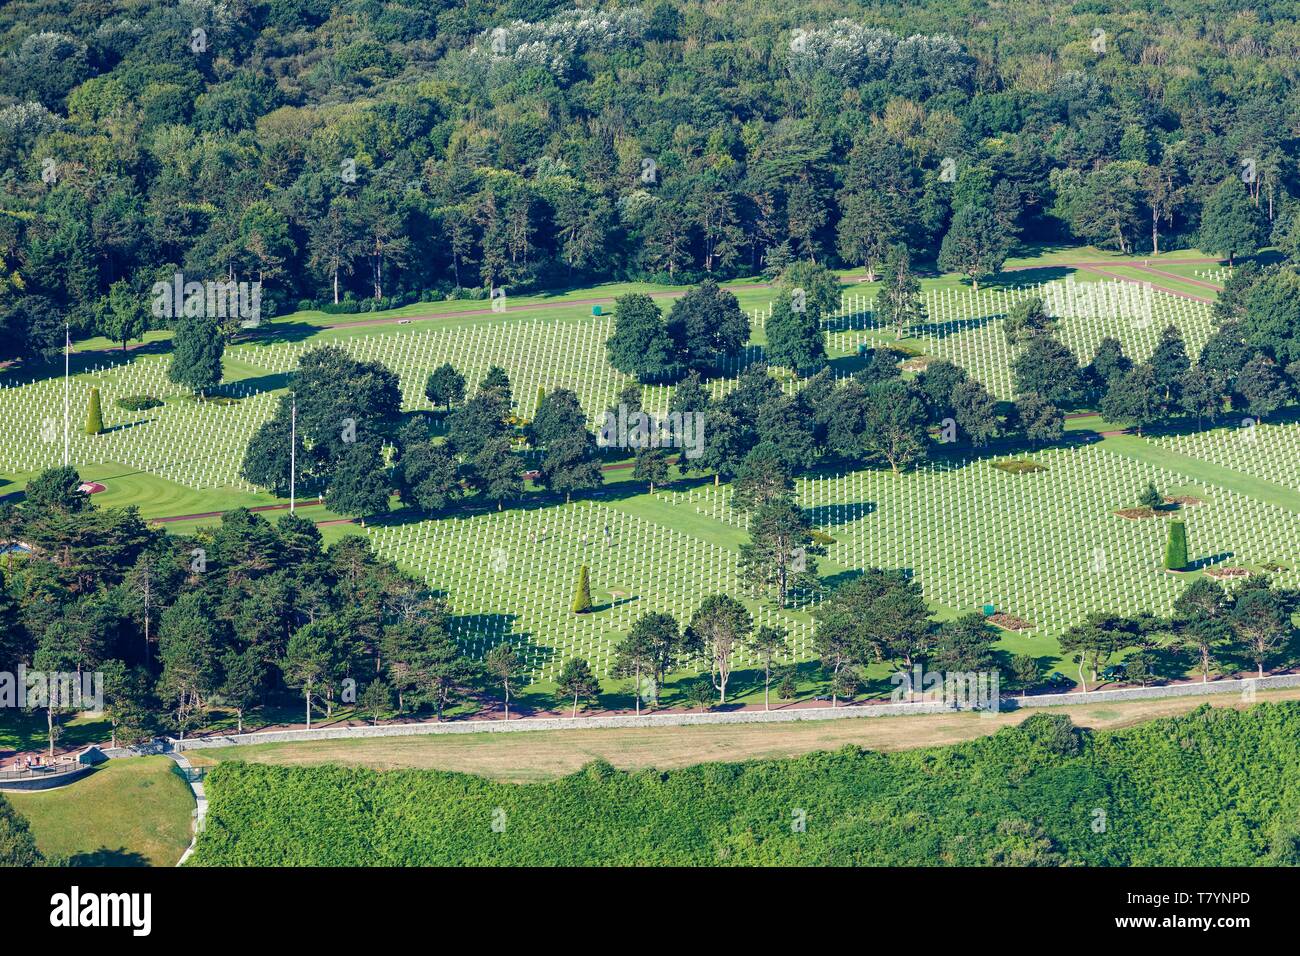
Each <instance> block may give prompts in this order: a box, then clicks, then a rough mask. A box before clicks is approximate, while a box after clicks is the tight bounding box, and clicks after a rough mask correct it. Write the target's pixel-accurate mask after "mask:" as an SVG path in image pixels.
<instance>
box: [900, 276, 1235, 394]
mask: <svg viewBox="0 0 1300 956" xmlns="http://www.w3.org/2000/svg"><path fill="white" fill-rule="evenodd" d="M1030 296H1038V297H1040V298H1042V299H1043V301H1044V306H1045V308H1046V309H1047V311H1048V313H1049V314H1051V315H1054V316H1056V317H1057V319H1058V322H1057V326H1056V328H1057V334H1058V335H1059V337H1060V339H1061V341H1062V342H1063V343H1064V344H1065V345H1066V346H1068V347H1069V348H1070V349H1071V350H1072V351H1073V352H1074V353H1075V355H1076V356H1078V358H1079V360H1080V362H1082V363H1085V364H1086V363H1087V362H1089V361H1091V359H1092V356H1093V353H1094V352H1095V351H1096V349H1097V346H1098V345H1099V344H1100V342H1101V340H1102V339H1103V338H1104V337H1106V336H1114V337H1115V338H1117V339H1119V340H1120V342H1122V343H1123V345H1124V349H1125V352H1126V353H1127V354H1128V356H1129V357H1130V358H1132V359H1134V360H1135V361H1141V360H1145V359H1146V358H1148V357H1149V356H1150V355H1151V353H1152V352H1153V351H1155V347H1156V343H1157V342H1158V340H1159V337H1160V333H1161V332H1162V331H1163V330H1164V328H1165V327H1166V326H1167V325H1170V324H1171V323H1172V324H1173V325H1176V326H1178V328H1179V329H1180V330H1181V331H1182V333H1183V337H1184V341H1185V344H1186V347H1187V351H1188V354H1189V356H1190V357H1191V358H1192V359H1193V360H1195V358H1196V356H1197V355H1198V354H1199V352H1200V350H1201V347H1202V346H1203V345H1204V344H1205V342H1206V341H1207V340H1208V339H1209V337H1210V335H1211V333H1212V332H1213V323H1212V320H1211V313H1210V307H1209V305H1207V304H1206V303H1204V302H1197V301H1195V300H1193V299H1186V298H1182V297H1179V296H1174V295H1170V294H1168V293H1166V292H1162V291H1161V290H1159V289H1155V288H1152V287H1150V286H1143V285H1137V284H1134V283H1131V282H1121V281H1119V280H1114V281H1099V282H1087V283H1075V282H1072V281H1068V280H1067V281H1065V282H1051V283H1040V284H1038V285H1033V286H1024V287H1020V288H1016V289H1002V288H997V289H987V288H986V289H981V290H979V291H978V292H976V291H973V290H966V289H963V290H956V289H949V288H941V289H931V290H929V291H927V293H926V295H925V306H926V313H927V317H928V320H927V322H926V323H925V325H924V326H922V327H921V328H920V329H919V330H912V331H910V332H909V335H911V336H912V337H915V338H919V339H921V341H922V342H923V343H924V348H925V351H926V352H927V353H929V354H931V355H935V356H938V357H940V358H946V359H948V360H950V361H952V362H953V363H954V364H956V365H960V366H962V367H963V368H965V369H966V370H967V371H969V372H970V373H971V375H972V376H973V377H974V378H976V379H978V380H979V381H981V382H983V383H984V384H985V386H987V387H988V388H989V390H990V391H992V392H993V393H994V394H995V395H997V396H999V397H1001V398H1010V397H1012V393H1013V388H1012V376H1011V361H1012V359H1013V358H1014V357H1015V349H1013V348H1012V347H1011V346H1009V345H1008V344H1007V342H1006V337H1005V335H1004V334H1003V332H1002V328H1001V322H1002V319H1003V318H1004V317H1005V316H1006V314H1007V312H1008V311H1009V310H1010V309H1011V308H1012V307H1013V306H1015V305H1016V304H1018V303H1020V302H1022V301H1024V300H1025V299H1027V298H1029V297H1030Z"/></svg>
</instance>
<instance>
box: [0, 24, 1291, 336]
mask: <svg viewBox="0 0 1300 956" xmlns="http://www.w3.org/2000/svg"><path fill="white" fill-rule="evenodd" d="M1295 13H1296V10H1295V4H1294V3H1290V2H1286V0H1276V2H1270V0H1264V2H1259V3H1251V4H1245V3H1240V2H1228V3H1223V4H1218V5H1216V9H1215V12H1214V13H1213V15H1210V14H1207V13H1205V12H1204V11H1203V9H1197V8H1196V6H1195V5H1194V4H1191V3H1188V2H1183V0H1174V2H1147V3H1128V4H1123V5H1120V4H1111V3H1107V2H1104V0H1084V2H1079V3H1067V2H1062V0H1027V2H1021V3H1015V4H1005V5H1000V4H988V3H981V2H961V3H955V4H954V3H944V4H939V3H933V2H915V3H900V4H862V3H852V2H846V0H823V2H818V3H807V2H793V3H788V4H781V5H779V7H774V6H772V5H770V4H762V3H756V2H753V0H722V2H715V3H708V4H704V3H693V2H681V3H679V2H670V0H658V2H651V3H648V4H645V5H641V6H635V5H631V4H619V3H595V4H585V5H583V6H582V7H581V8H580V9H574V8H573V7H571V6H569V5H568V4H561V3H557V2H551V0H505V2H501V3H495V2H481V0H466V2H463V3H452V2H450V0H432V2H428V3H420V4H415V3H401V2H378V0H339V2H326V0H272V2H269V3H257V2H249V0H232V2H222V3H216V2H208V0H185V2H181V3H163V2H153V0H140V2H136V3H131V4H121V3H111V2H108V0H87V2H71V0H17V2H11V3H7V4H5V5H4V7H3V9H0V167H2V168H3V173H0V360H4V359H12V358H16V357H19V358H21V357H30V358H38V357H40V356H41V355H45V356H50V355H53V354H54V353H56V352H57V351H58V349H59V348H60V347H61V345H62V341H63V335H62V325H63V322H64V320H65V318H66V319H68V320H70V321H71V322H72V323H73V325H74V328H75V329H76V330H78V331H79V332H83V333H95V332H99V333H103V334H106V335H108V336H109V337H110V338H111V339H114V340H117V341H123V342H125V341H128V340H130V339H132V338H135V337H138V336H139V335H140V334H141V333H142V331H143V330H144V329H145V328H147V327H148V326H150V325H151V324H161V322H162V320H160V319H158V318H156V317H155V316H154V315H153V314H152V313H151V310H150V307H149V306H150V298H149V294H148V293H149V289H150V288H151V287H152V284H153V283H154V282H155V281H158V280H159V279H160V278H165V279H170V277H171V276H172V275H173V274H175V273H176V272H183V273H184V274H185V276H186V277H187V279H191V278H192V279H195V280H198V281H209V280H238V281H248V282H259V281H260V282H262V283H264V287H263V313H264V314H269V313H275V312H279V313H284V312H287V311H292V310H294V309H296V308H299V307H300V306H302V305H304V304H306V305H312V304H314V305H319V306H324V307H328V308H331V309H340V310H348V311H352V310H358V309H373V308H379V307H384V306H388V305H392V304H395V303H406V302H410V301H415V300H417V299H428V298H441V297H445V296H449V295H450V296H461V295H464V296H486V295H487V294H488V291H489V290H490V289H493V288H504V289H507V290H510V291H513V292H519V291H525V290H529V289H536V288H541V287H556V286H562V285H570V284H576V283H584V282H590V281H592V280H596V279H605V278H619V277H631V278H655V279H663V280H669V281H673V282H695V281H699V280H700V279H701V278H703V277H706V276H711V277H718V278H725V277H727V276H732V275H737V274H752V273H754V272H757V271H760V270H769V271H772V272H777V271H779V270H781V269H782V268H784V267H785V266H786V265H788V263H789V262H791V261H793V260H805V261H806V260H812V261H816V262H819V263H826V264H830V265H843V266H852V267H865V268H866V269H867V270H868V271H869V272H870V271H873V270H875V269H877V268H878V267H879V266H880V264H881V263H882V261H883V260H884V258H885V256H886V254H887V252H888V250H889V249H890V247H891V246H892V245H895V244H898V243H905V244H906V245H907V247H908V248H909V249H910V251H911V253H912V256H913V258H914V259H915V260H916V261H918V262H935V261H937V262H938V263H939V264H940V265H941V266H943V267H944V268H946V269H948V270H949V271H959V272H966V271H968V270H967V269H966V268H965V267H964V266H965V263H961V262H959V261H958V260H960V259H961V258H962V256H961V251H962V249H963V248H967V249H968V248H970V247H971V246H972V244H974V245H975V246H978V247H979V248H980V249H981V250H983V252H985V253H987V252H989V251H990V250H991V251H993V252H994V253H996V252H997V251H998V250H1001V251H1002V253H1003V254H1005V250H1006V249H1007V248H1009V247H1010V246H1011V245H1012V244H1013V243H1014V242H1016V241H1020V242H1024V243H1033V242H1039V241H1050V240H1071V241H1080V242H1087V243H1096V244H1099V245H1102V246H1106V247H1110V248H1114V249H1118V250H1121V251H1123V252H1133V251H1146V250H1150V249H1152V248H1173V247H1175V246H1177V245H1180V244H1182V245H1186V244H1191V243H1195V244H1197V245H1199V246H1200V247H1201V248H1203V249H1206V250H1207V251H1213V252H1216V253H1220V254H1222V255H1224V256H1225V257H1226V256H1231V255H1240V254H1250V253H1253V252H1255V251H1256V250H1257V249H1258V248H1259V247H1260V245H1261V244H1264V243H1270V242H1271V243H1273V244H1275V245H1278V246H1279V247H1281V248H1282V249H1283V250H1284V251H1288V250H1290V249H1292V247H1294V246H1295V244H1296V243H1297V241H1300V227H1296V226H1294V225H1293V224H1294V223H1295V222H1296V219H1297V217H1295V216H1294V215H1292V208H1293V205H1294V200H1293V198H1292V197H1293V195H1295V194H1300V185H1298V184H1297V181H1296V169H1295V161H1294V160H1295V155H1296V142H1295V133H1296V130H1295V120H1294V117H1295V116H1297V115H1300V111H1297V109H1296V108H1295V107H1296V104H1297V96H1296V83H1295V76H1296V60H1297V56H1296V54H1297V51H1300V31H1298V30H1297V27H1296V25H1295V22H1294V17H1295ZM954 35H955V37H956V38H954ZM954 234H956V238H953V236H954ZM968 258H969V257H968ZM976 258H977V259H979V260H981V261H982V262H983V263H984V264H983V266H981V267H982V268H987V258H988V257H987V256H978V257H976ZM992 258H993V260H994V262H995V263H996V259H997V256H996V255H994V256H993V257H992ZM954 267H956V268H954ZM970 274H972V275H974V272H971V273H970Z"/></svg>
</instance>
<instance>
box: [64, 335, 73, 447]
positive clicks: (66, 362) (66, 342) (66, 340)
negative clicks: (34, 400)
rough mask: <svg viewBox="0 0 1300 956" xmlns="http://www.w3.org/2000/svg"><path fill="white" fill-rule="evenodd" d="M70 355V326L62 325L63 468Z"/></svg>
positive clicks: (66, 433) (66, 441) (66, 442)
mask: <svg viewBox="0 0 1300 956" xmlns="http://www.w3.org/2000/svg"><path fill="white" fill-rule="evenodd" d="M71 353H72V325H71V323H68V322H64V323H63V467H64V468H66V467H68V366H69V362H70V358H69V356H70V355H71Z"/></svg>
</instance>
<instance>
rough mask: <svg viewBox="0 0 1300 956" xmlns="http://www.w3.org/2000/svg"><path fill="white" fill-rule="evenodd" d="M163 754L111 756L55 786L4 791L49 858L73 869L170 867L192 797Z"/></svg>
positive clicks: (185, 836) (181, 844)
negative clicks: (88, 771) (73, 779)
mask: <svg viewBox="0 0 1300 956" xmlns="http://www.w3.org/2000/svg"><path fill="white" fill-rule="evenodd" d="M175 766H176V765H175V764H174V763H172V761H171V760H169V759H168V758H166V757H134V758H129V759H120V760H111V761H109V762H108V763H107V764H104V765H102V766H100V767H99V768H98V769H97V770H95V772H94V773H92V774H91V775H90V776H88V777H85V778H83V779H81V780H78V781H77V782H76V783H74V784H71V785H69V786H67V787H63V788H60V789H58V790H48V791H45V792H35V793H7V794H6V795H5V796H6V797H7V798H8V800H9V802H10V803H12V804H13V805H14V807H15V809H17V810H18V812H19V813H21V814H22V815H23V816H24V817H26V818H27V819H28V821H29V822H30V823H31V825H32V833H33V835H34V836H35V837H36V845H37V846H38V847H40V850H41V852H42V853H44V854H45V856H46V858H47V859H51V860H55V859H57V860H60V861H66V862H67V863H68V864H69V865H71V866H174V865H175V864H176V862H177V861H178V860H179V859H180V858H181V854H182V853H184V852H185V848H186V847H187V846H189V844H190V836H191V826H192V824H191V814H192V812H193V810H194V796H193V794H192V793H191V791H190V788H189V785H188V784H187V783H186V782H185V781H184V780H183V779H182V778H181V776H180V774H178V773H177V772H176V770H175Z"/></svg>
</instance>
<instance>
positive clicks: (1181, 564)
mask: <svg viewBox="0 0 1300 956" xmlns="http://www.w3.org/2000/svg"><path fill="white" fill-rule="evenodd" d="M1165 567H1166V568H1168V569H1169V570H1170V571H1181V570H1183V569H1184V568H1186V567H1187V525H1186V524H1184V523H1183V522H1181V521H1171V522H1169V539H1168V541H1166V543H1165Z"/></svg>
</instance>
